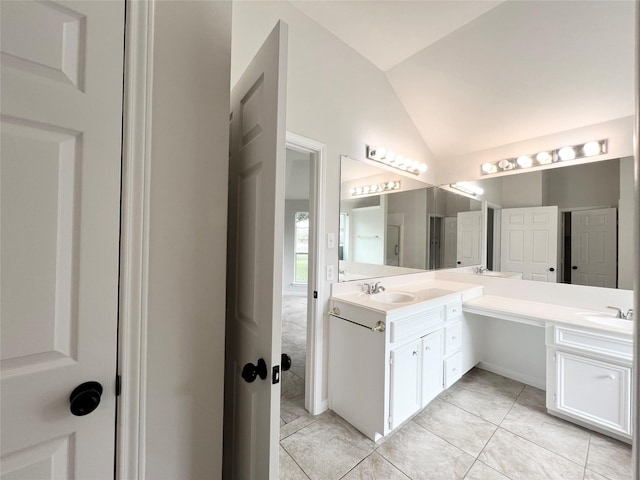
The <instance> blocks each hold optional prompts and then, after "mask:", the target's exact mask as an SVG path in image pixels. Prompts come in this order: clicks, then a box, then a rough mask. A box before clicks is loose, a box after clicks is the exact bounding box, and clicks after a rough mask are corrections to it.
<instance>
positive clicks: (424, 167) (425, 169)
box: [418, 163, 427, 172]
mask: <svg viewBox="0 0 640 480" xmlns="http://www.w3.org/2000/svg"><path fill="white" fill-rule="evenodd" d="M418 170H420V171H421V172H426V171H427V166H426V165H425V164H424V163H421V164H420V167H418Z"/></svg>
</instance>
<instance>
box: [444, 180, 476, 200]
mask: <svg viewBox="0 0 640 480" xmlns="http://www.w3.org/2000/svg"><path fill="white" fill-rule="evenodd" d="M449 186H450V187H451V188H455V189H456V190H459V191H460V192H463V193H466V194H468V195H473V196H474V197H475V196H476V195H482V194H483V193H484V189H483V188H480V187H478V186H476V185H472V184H470V183H467V182H459V183H450V184H449Z"/></svg>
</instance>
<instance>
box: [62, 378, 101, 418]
mask: <svg viewBox="0 0 640 480" xmlns="http://www.w3.org/2000/svg"><path fill="white" fill-rule="evenodd" d="M101 396H102V385H100V384H99V383H98V382H84V383H82V384H80V385H78V386H77V387H76V388H74V389H73V392H71V395H70V396H69V402H70V403H71V406H70V407H69V410H71V413H73V414H74V415H75V416H76V417H82V416H83V415H87V414H89V413H91V412H93V411H94V410H95V409H96V408H98V405H100V397H101Z"/></svg>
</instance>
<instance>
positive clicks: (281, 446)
mask: <svg viewBox="0 0 640 480" xmlns="http://www.w3.org/2000/svg"><path fill="white" fill-rule="evenodd" d="M280 448H282V449H283V450H284V451H285V452H286V454H287V455H289V458H290V459H291V461H293V463H295V464H296V465H297V466H298V468H299V469H300V471H301V472H302V474H303V475H304V476H305V477H307V478H308V479H309V480H311V477H310V476H309V475H308V474H307V472H305V470H304V468H302V465H300V464H299V463H298V462H297V461H296V459H295V458H293V456H292V455H291V454H290V453H289V450H287V449H286V448H285V447H284V445H282V444H281V445H280Z"/></svg>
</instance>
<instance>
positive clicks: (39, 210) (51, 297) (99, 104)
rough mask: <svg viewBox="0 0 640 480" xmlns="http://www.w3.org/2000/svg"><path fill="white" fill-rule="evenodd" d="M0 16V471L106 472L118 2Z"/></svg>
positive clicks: (99, 475)
mask: <svg viewBox="0 0 640 480" xmlns="http://www.w3.org/2000/svg"><path fill="white" fill-rule="evenodd" d="M0 17H1V30H2V60H1V63H2V76H1V81H2V99H1V104H2V116H1V133H2V151H1V153H0V157H1V162H0V176H1V184H0V191H1V196H0V207H1V212H2V214H1V222H0V223H1V226H0V229H1V231H2V236H1V246H2V247H1V249H0V257H1V258H0V264H1V267H0V290H1V292H0V295H1V296H2V303H1V315H2V327H1V330H2V331H1V335H0V336H1V337H2V340H1V341H2V347H1V351H2V363H1V370H2V373H1V377H0V378H1V385H0V389H1V391H2V394H1V403H2V407H1V423H2V430H1V437H2V439H1V454H2V458H1V461H0V465H1V467H0V470H1V474H2V478H3V479H41V478H55V479H58V478H78V479H86V478H91V479H113V476H114V444H115V418H116V399H115V395H116V392H115V387H116V341H117V338H116V332H117V320H118V253H119V223H120V163H121V155H120V149H121V125H122V62H123V48H124V2H123V1H113V2H111V1H102V2H98V1H96V2H30V1H19V2H9V1H3V2H0ZM85 382H97V383H99V384H100V386H101V388H102V394H101V397H100V395H99V390H100V388H99V387H98V385H97V384H90V385H85V388H84V389H83V392H84V393H82V395H81V396H80V397H77V398H76V399H75V402H74V403H73V405H72V404H71V402H70V396H71V393H72V391H74V390H75V389H76V387H77V386H79V385H81V384H84V383H85ZM98 399H100V402H99V404H98V405H97V408H96V409H95V411H92V412H90V410H91V408H90V407H91V405H94V406H95V404H97V403H98V402H97V400H98ZM72 407H73V410H75V413H76V414H83V413H84V414H85V415H80V416H76V415H74V414H72V412H71V409H72Z"/></svg>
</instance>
